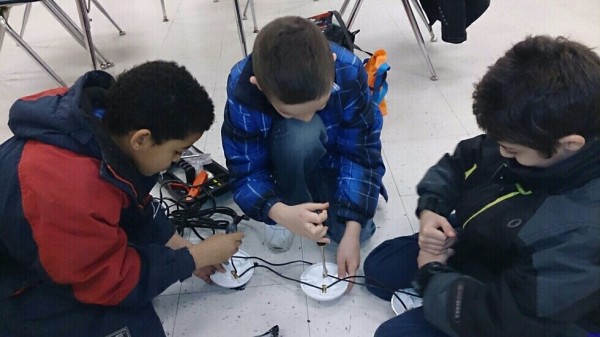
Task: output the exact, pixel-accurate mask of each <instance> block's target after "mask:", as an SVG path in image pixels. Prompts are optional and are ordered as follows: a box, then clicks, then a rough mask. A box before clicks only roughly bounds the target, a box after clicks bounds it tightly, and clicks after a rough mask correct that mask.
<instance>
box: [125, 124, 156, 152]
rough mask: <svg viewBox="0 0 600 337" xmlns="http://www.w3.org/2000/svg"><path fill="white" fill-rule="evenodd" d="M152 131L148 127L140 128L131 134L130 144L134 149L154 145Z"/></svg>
mask: <svg viewBox="0 0 600 337" xmlns="http://www.w3.org/2000/svg"><path fill="white" fill-rule="evenodd" d="M152 143H153V142H152V133H151V132H150V130H148V129H140V130H137V131H135V132H134V133H133V134H131V137H130V138H129V145H130V146H131V148H132V149H133V150H136V151H137V150H143V149H145V148H147V147H149V146H151V145H152Z"/></svg>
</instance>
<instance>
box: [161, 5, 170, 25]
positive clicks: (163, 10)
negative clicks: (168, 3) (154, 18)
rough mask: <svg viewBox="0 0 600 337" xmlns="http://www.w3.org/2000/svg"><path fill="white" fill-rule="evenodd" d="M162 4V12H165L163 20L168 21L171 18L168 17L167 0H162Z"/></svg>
mask: <svg viewBox="0 0 600 337" xmlns="http://www.w3.org/2000/svg"><path fill="white" fill-rule="evenodd" d="M160 6H161V7H162V12H163V22H168V21H169V18H167V9H166V8H165V0H160Z"/></svg>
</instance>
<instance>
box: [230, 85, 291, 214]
mask: <svg viewBox="0 0 600 337" xmlns="http://www.w3.org/2000/svg"><path fill="white" fill-rule="evenodd" d="M229 81H230V82H231V76H230V78H229ZM233 86H234V85H233V84H232V83H228V91H229V90H233V89H232V87H233ZM255 116H260V117H255ZM270 124H271V118H270V117H268V116H266V115H265V114H263V113H262V112H259V111H253V110H251V109H249V108H247V107H245V106H244V105H242V104H241V103H239V102H237V101H235V99H234V98H233V94H232V93H231V92H229V98H228V99H227V103H226V105H225V116H224V121H223V126H222V128H221V139H222V142H223V151H224V152H225V158H226V161H227V168H228V169H229V174H230V178H231V184H232V190H233V199H234V201H235V203H236V204H237V205H238V206H239V207H240V208H241V209H242V211H243V212H244V213H245V214H247V215H248V216H249V217H251V218H253V219H255V220H257V221H262V222H265V223H269V224H274V222H273V220H271V219H270V218H269V215H268V212H269V210H270V209H271V207H272V206H273V205H274V204H275V203H277V202H279V201H280V198H279V197H278V196H277V195H278V193H277V187H276V185H275V182H274V181H273V178H272V177H271V174H270V169H269V154H268V146H267V130H269V129H270Z"/></svg>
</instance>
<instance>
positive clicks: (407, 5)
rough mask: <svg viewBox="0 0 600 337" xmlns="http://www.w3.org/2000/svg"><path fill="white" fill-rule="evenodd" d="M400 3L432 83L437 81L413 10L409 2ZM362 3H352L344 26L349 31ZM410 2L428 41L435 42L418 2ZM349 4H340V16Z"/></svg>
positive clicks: (345, 1)
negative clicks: (423, 26) (427, 32)
mask: <svg viewBox="0 0 600 337" xmlns="http://www.w3.org/2000/svg"><path fill="white" fill-rule="evenodd" d="M401 1H402V6H404V10H405V11H406V16H407V17H408V21H409V22H410V26H411V28H412V30H413V33H414V34H415V38H416V39H417V44H418V45H419V49H420V50H421V53H422V54H423V57H424V58H425V62H426V63H427V67H428V68H429V72H430V73H431V77H430V78H431V80H432V81H437V80H438V77H437V74H436V73H435V69H434V68H433V64H432V63H431V59H430V58H429V53H427V48H426V47H425V41H424V40H423V35H422V34H421V30H420V29H419V25H418V24H417V20H416V18H415V14H414V13H413V10H412V8H411V6H410V3H409V0H401ZM362 2H363V0H356V2H355V3H354V7H353V8H352V11H351V12H350V16H349V17H348V19H347V20H346V25H347V27H348V29H350V27H352V24H353V23H354V19H356V16H357V15H358V11H359V9H360V6H361V4H362ZM412 2H413V5H414V7H415V9H416V11H417V12H418V13H419V16H420V17H421V19H422V20H423V22H424V23H425V26H426V27H427V30H428V31H429V34H430V35H431V39H430V40H431V42H435V41H437V38H436V37H435V34H434V33H433V30H432V29H431V26H429V23H428V22H427V18H426V17H425V13H424V12H423V8H421V5H420V4H419V2H418V1H417V0H412ZM349 4H350V0H344V2H343V3H342V7H341V8H340V14H341V15H342V16H343V15H344V12H345V11H346V9H347V8H348V5H349Z"/></svg>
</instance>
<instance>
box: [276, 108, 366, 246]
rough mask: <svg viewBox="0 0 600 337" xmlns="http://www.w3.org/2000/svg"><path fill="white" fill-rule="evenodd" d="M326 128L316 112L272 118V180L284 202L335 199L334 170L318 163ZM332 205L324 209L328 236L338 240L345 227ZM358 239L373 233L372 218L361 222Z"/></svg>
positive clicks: (298, 202)
mask: <svg viewBox="0 0 600 337" xmlns="http://www.w3.org/2000/svg"><path fill="white" fill-rule="evenodd" d="M326 143H327V131H326V130H325V125H323V121H322V120H321V117H319V115H316V114H315V116H314V117H313V118H312V119H311V120H310V121H309V122H303V121H299V120H296V119H291V118H290V119H285V118H282V119H276V120H274V121H273V127H272V129H271V134H270V138H269V152H270V155H271V166H272V168H273V175H274V178H275V182H276V184H277V186H278V187H279V190H280V191H281V193H282V195H281V197H282V198H283V201H284V203H285V204H287V205H298V204H302V203H306V202H328V201H333V200H335V192H336V189H337V185H338V184H337V177H338V172H336V171H334V170H330V169H324V168H322V167H320V166H319V164H318V163H319V160H320V159H321V158H322V157H323V156H324V155H325V154H326V153H327V149H326V148H325V144H326ZM336 208H337V207H336V205H335V204H334V203H330V205H329V209H328V210H327V213H328V219H327V221H325V224H326V225H327V226H328V227H329V230H328V235H329V237H330V238H331V239H332V240H333V241H335V242H339V241H340V240H341V239H342V236H343V235H344V231H345V229H346V223H345V220H341V219H338V217H337V215H336V214H337V211H336ZM361 226H362V230H361V233H360V242H361V243H362V242H364V241H366V240H367V239H369V238H370V237H371V236H372V235H373V233H375V225H374V224H373V219H369V220H368V221H367V222H366V223H364V224H361Z"/></svg>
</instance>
